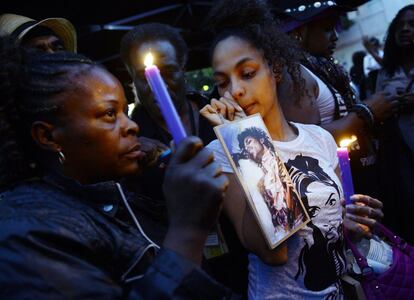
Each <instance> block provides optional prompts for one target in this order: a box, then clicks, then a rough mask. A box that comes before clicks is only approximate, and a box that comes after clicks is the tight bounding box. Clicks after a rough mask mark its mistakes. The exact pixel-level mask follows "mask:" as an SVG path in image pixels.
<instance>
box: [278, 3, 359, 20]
mask: <svg viewBox="0 0 414 300" xmlns="http://www.w3.org/2000/svg"><path fill="white" fill-rule="evenodd" d="M272 4H273V6H274V8H275V11H276V14H277V15H279V16H283V15H284V16H289V17H291V18H292V19H294V20H296V21H299V22H302V23H306V22H308V21H312V20H313V19H314V18H315V17H317V16H318V15H320V14H322V13H326V12H327V11H328V10H330V11H333V12H338V13H345V12H349V11H353V10H355V9H354V8H352V7H348V6H344V5H338V4H337V2H336V1H334V0H329V1H315V0H274V1H272Z"/></svg>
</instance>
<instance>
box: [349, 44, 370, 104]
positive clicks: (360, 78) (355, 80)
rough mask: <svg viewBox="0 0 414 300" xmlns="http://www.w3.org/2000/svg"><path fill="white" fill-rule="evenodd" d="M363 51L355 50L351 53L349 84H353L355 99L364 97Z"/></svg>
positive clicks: (364, 54)
mask: <svg viewBox="0 0 414 300" xmlns="http://www.w3.org/2000/svg"><path fill="white" fill-rule="evenodd" d="M365 56H366V53H365V52H364V51H357V52H354V53H353V54H352V67H351V69H350V71H349V75H350V77H351V84H353V85H354V87H355V88H354V90H355V96H356V97H357V99H360V100H364V99H365V98H366V77H365V74H364V57H365Z"/></svg>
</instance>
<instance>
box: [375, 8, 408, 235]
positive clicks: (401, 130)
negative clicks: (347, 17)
mask: <svg viewBox="0 0 414 300" xmlns="http://www.w3.org/2000/svg"><path fill="white" fill-rule="evenodd" d="M376 89H377V91H385V92H387V93H389V94H390V95H392V96H393V97H394V99H397V100H398V102H399V104H400V105H399V110H398V113H397V114H395V116H394V118H392V119H391V120H389V121H388V122H386V123H385V124H384V126H383V127H382V130H381V136H380V146H381V147H380V157H379V160H380V166H381V173H380V174H381V182H380V187H381V189H382V195H383V197H384V204H385V209H386V218H385V222H386V223H387V225H388V226H390V227H391V228H393V229H394V230H395V231H396V232H398V233H399V234H401V236H402V237H404V238H405V239H406V240H407V241H409V242H411V243H413V242H414V233H413V231H412V230H411V228H412V216H411V212H412V211H413V209H414V202H413V199H414V191H413V188H412V183H413V181H414V5H408V6H405V7H404V8H402V9H401V10H400V11H399V12H398V14H397V15H396V16H395V18H394V19H393V20H392V22H391V24H390V26H389V28H388V33H387V37H386V40H385V45H384V59H383V69H382V70H381V71H380V72H379V74H378V80H377V87H376Z"/></svg>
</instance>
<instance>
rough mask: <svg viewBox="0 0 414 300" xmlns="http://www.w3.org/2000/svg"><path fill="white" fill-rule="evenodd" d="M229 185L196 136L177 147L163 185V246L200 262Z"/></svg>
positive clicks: (208, 151) (211, 155) (212, 157)
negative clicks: (165, 215) (165, 225)
mask: <svg viewBox="0 0 414 300" xmlns="http://www.w3.org/2000/svg"><path fill="white" fill-rule="evenodd" d="M228 184H229V180H228V178H227V176H226V175H224V174H223V173H222V169H221V166H220V165H219V164H218V163H216V162H214V156H213V153H212V152H211V151H210V150H209V149H207V148H203V143H202V142H201V140H200V139H199V138H197V137H188V138H186V139H184V140H183V142H182V143H181V144H180V145H178V146H177V150H176V151H175V153H174V154H173V155H172V156H171V160H170V163H169V165H168V167H167V169H166V173H165V180H164V185H163V190H164V194H165V196H166V200H167V201H166V202H167V208H168V216H169V218H168V219H169V224H170V226H169V229H168V233H167V236H166V238H165V240H164V246H165V247H167V248H170V249H173V250H174V251H176V252H178V253H180V254H181V255H183V256H185V257H187V258H189V259H191V260H193V261H195V262H198V263H199V262H201V257H202V249H203V247H204V243H205V240H206V238H207V234H208V233H209V230H210V229H211V228H212V226H213V225H214V224H215V223H216V222H217V218H218V213H219V212H220V210H221V207H222V205H223V199H224V194H225V191H226V189H227V186H228Z"/></svg>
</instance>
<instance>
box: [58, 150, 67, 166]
mask: <svg viewBox="0 0 414 300" xmlns="http://www.w3.org/2000/svg"><path fill="white" fill-rule="evenodd" d="M58 159H59V162H60V164H61V165H63V164H64V163H65V160H66V157H65V154H63V152H62V151H58Z"/></svg>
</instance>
